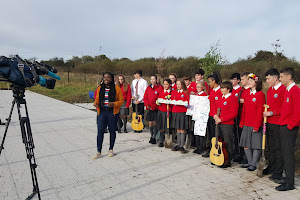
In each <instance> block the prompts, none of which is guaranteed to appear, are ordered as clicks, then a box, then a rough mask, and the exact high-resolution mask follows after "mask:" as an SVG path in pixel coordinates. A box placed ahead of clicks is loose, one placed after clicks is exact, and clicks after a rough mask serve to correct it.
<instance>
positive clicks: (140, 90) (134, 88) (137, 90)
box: [131, 78, 148, 119]
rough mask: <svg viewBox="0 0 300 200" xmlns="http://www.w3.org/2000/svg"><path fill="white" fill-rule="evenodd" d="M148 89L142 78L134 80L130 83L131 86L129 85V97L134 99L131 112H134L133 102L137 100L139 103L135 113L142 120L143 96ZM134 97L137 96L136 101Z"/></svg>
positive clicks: (133, 103)
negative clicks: (140, 116)
mask: <svg viewBox="0 0 300 200" xmlns="http://www.w3.org/2000/svg"><path fill="white" fill-rule="evenodd" d="M147 87H148V83H147V81H146V80H145V79H143V78H140V79H134V80H133V81H132V84H131V93H132V94H131V95H132V96H134V97H135V99H134V100H132V109H133V112H136V110H135V107H136V105H135V101H136V100H139V101H140V103H139V104H138V105H137V113H138V114H139V115H142V118H143V119H144V101H143V100H144V94H145V91H146V89H147ZM136 96H138V98H137V99H136Z"/></svg>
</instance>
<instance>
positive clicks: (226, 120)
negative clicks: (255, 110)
mask: <svg viewBox="0 0 300 200" xmlns="http://www.w3.org/2000/svg"><path fill="white" fill-rule="evenodd" d="M232 89H233V86H232V83H231V82H229V81H225V82H223V83H222V85H221V92H222V98H221V99H220V101H218V103H217V107H218V108H220V109H221V113H220V116H218V115H214V120H215V121H216V124H219V130H220V136H221V137H222V138H223V139H224V142H225V143H226V150H227V153H228V164H227V165H222V166H221V167H223V168H226V167H230V166H231V160H232V158H233V148H234V132H233V129H234V119H235V118H236V117H237V115H238V110H239V103H238V101H237V98H236V97H235V96H234V95H232V94H231V91H232Z"/></svg>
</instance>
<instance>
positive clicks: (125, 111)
mask: <svg viewBox="0 0 300 200" xmlns="http://www.w3.org/2000/svg"><path fill="white" fill-rule="evenodd" d="M120 88H121V90H122V94H123V98H124V103H123V104H122V106H121V108H120V116H124V115H129V106H130V103H131V88H130V85H129V84H128V83H127V90H126V91H125V90H124V85H123V84H120Z"/></svg>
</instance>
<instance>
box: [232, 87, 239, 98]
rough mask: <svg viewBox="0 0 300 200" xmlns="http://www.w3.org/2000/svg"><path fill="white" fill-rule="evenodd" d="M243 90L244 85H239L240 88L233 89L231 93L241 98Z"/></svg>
mask: <svg viewBox="0 0 300 200" xmlns="http://www.w3.org/2000/svg"><path fill="white" fill-rule="evenodd" d="M241 90H242V87H239V88H238V89H236V90H235V89H233V90H232V92H231V94H232V95H233V96H235V97H236V98H239V95H240V91H241Z"/></svg>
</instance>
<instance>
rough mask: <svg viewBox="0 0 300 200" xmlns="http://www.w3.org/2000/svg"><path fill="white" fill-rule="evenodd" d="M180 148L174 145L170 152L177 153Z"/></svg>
mask: <svg viewBox="0 0 300 200" xmlns="http://www.w3.org/2000/svg"><path fill="white" fill-rule="evenodd" d="M179 149H180V147H179V146H178V145H175V146H173V147H172V149H171V151H178V150H179Z"/></svg>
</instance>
